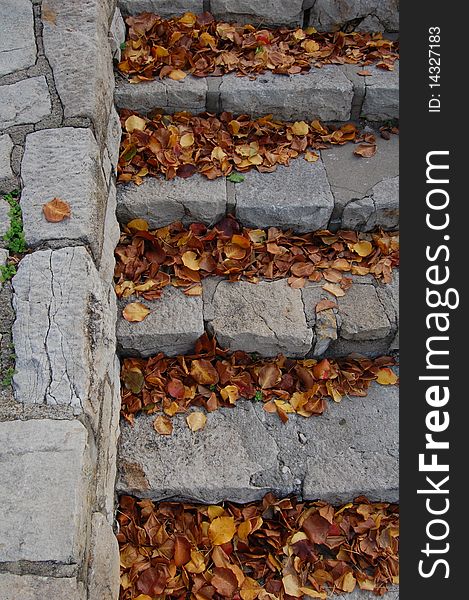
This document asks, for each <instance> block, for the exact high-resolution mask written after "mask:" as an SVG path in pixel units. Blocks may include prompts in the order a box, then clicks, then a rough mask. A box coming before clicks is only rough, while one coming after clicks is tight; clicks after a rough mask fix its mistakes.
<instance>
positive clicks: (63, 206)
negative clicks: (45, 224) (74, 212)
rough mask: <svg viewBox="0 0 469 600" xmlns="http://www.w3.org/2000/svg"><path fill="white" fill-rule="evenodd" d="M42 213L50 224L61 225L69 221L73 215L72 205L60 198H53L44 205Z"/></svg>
mask: <svg viewBox="0 0 469 600" xmlns="http://www.w3.org/2000/svg"><path fill="white" fill-rule="evenodd" d="M42 212H43V213H44V216H45V218H46V220H47V221H49V223H59V222H60V221H63V220H64V219H68V218H69V217H70V214H71V209H70V204H69V203H68V202H65V200H61V199H60V198H53V199H52V200H50V201H49V202H47V203H46V204H43V205H42Z"/></svg>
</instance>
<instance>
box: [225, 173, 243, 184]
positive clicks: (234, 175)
mask: <svg viewBox="0 0 469 600" xmlns="http://www.w3.org/2000/svg"><path fill="white" fill-rule="evenodd" d="M227 179H228V181H231V182H233V183H241V182H242V181H244V175H241V173H231V175H228V177H227Z"/></svg>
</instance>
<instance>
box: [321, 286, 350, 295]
mask: <svg viewBox="0 0 469 600" xmlns="http://www.w3.org/2000/svg"><path fill="white" fill-rule="evenodd" d="M322 289H323V290H326V292H329V293H330V294H332V295H333V296H335V297H336V298H341V297H342V296H345V292H344V290H343V289H342V288H341V287H340V285H337V284H336V283H325V284H324V285H323V286H322Z"/></svg>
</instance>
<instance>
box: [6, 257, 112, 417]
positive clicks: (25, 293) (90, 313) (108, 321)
mask: <svg viewBox="0 0 469 600" xmlns="http://www.w3.org/2000/svg"><path fill="white" fill-rule="evenodd" d="M13 287H14V292H15V295H14V299H13V303H14V307H15V310H16V321H15V323H14V326H13V341H14V345H15V352H16V373H15V376H14V388H15V395H16V399H17V401H19V402H22V403H25V404H30V403H37V404H43V403H44V404H50V405H68V406H70V407H71V408H72V409H73V411H74V412H75V414H80V413H82V412H86V413H87V414H88V415H89V416H90V417H91V419H92V422H95V423H96V422H97V419H98V417H99V412H100V407H101V397H100V390H101V385H102V382H103V380H104V379H105V377H106V374H107V373H108V372H109V370H110V369H112V368H113V361H114V355H115V315H116V312H115V311H116V308H115V295H114V292H113V290H112V289H111V288H110V287H108V286H104V285H103V283H102V282H101V280H100V279H99V277H98V273H97V271H96V267H95V266H94V263H93V261H92V259H91V256H90V255H89V253H88V252H87V250H86V249H85V248H83V247H74V248H63V249H61V250H44V251H40V252H34V253H33V254H28V255H27V256H25V257H24V258H23V260H22V261H21V263H20V264H19V267H18V273H17V274H16V275H15V277H14V278H13Z"/></svg>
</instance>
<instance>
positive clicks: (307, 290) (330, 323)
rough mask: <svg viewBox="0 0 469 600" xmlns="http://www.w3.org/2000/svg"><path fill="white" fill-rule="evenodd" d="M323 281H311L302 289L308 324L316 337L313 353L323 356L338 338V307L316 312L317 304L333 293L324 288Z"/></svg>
mask: <svg viewBox="0 0 469 600" xmlns="http://www.w3.org/2000/svg"><path fill="white" fill-rule="evenodd" d="M322 285H323V284H322V283H309V284H307V285H306V286H305V287H304V288H303V289H302V290H301V294H302V298H303V305H304V310H305V315H306V322H307V323H308V326H309V327H311V328H312V329H313V332H314V338H313V346H312V349H311V355H313V356H321V355H322V354H325V353H326V352H327V349H328V348H329V345H330V343H331V342H332V341H334V340H336V339H337V312H338V310H337V309H335V308H334V309H332V308H329V309H327V310H324V311H321V312H319V313H317V314H316V305H317V304H318V302H320V301H321V300H323V299H327V300H330V299H331V295H330V294H329V293H328V292H326V291H325V290H323V289H322Z"/></svg>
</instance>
